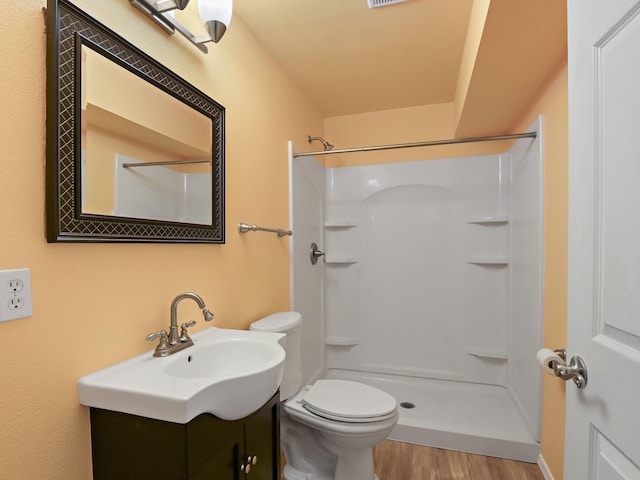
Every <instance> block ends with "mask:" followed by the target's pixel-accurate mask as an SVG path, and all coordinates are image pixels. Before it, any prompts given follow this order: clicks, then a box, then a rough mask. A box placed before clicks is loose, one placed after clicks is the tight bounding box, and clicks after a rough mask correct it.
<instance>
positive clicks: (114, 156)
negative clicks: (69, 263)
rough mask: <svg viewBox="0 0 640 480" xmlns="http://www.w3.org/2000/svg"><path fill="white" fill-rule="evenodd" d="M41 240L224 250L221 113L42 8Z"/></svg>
mask: <svg viewBox="0 0 640 480" xmlns="http://www.w3.org/2000/svg"><path fill="white" fill-rule="evenodd" d="M47 37H48V52H47V75H48V79H47V89H48V90H47V240H48V241H49V242H58V241H93V242H96V241H99V242H104V241H113V242H117V241H129V242H181V243H224V114H225V111H224V107H222V106H221V105H219V104H218V103H216V102H215V101H214V100H212V99H211V98H209V97H208V96H206V95H205V94H204V93H202V92H200V91H199V90H197V89H196V88H195V87H193V86H192V85H190V84H189V83H187V82H186V81H184V80H183V79H181V78H180V77H178V76H177V75H175V74H174V73H173V72H171V71H169V70H168V69H166V68H165V67H164V66H162V65H161V64H159V63H158V62H156V61H155V60H154V59H152V58H151V57H149V56H147V55H146V54H145V53H143V52H142V51H140V50H139V49H137V48H136V47H134V46H133V45H131V44H129V43H128V42H126V41H125V40H124V39H122V38H121V37H119V36H118V35H117V34H115V33H114V32H112V31H111V30H109V29H107V28H106V27H105V26H104V25H102V24H100V23H99V22H97V21H96V20H94V19H93V18H91V17H89V16H88V15H87V14H86V13H84V12H82V11H81V10H79V9H78V8H77V7H75V6H74V5H73V4H71V3H69V2H67V1H66V0H49V5H48V25H47Z"/></svg>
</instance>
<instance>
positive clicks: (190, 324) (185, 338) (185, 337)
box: [180, 320, 196, 342]
mask: <svg viewBox="0 0 640 480" xmlns="http://www.w3.org/2000/svg"><path fill="white" fill-rule="evenodd" d="M195 324H196V321H195V320H190V321H188V322H184V323H183V324H182V325H181V326H180V341H181V342H188V341H189V340H191V337H189V334H188V333H187V328H191V327H193V326H194V325H195Z"/></svg>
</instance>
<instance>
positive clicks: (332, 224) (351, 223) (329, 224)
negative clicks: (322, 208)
mask: <svg viewBox="0 0 640 480" xmlns="http://www.w3.org/2000/svg"><path fill="white" fill-rule="evenodd" d="M357 226H358V222H356V221H355V220H327V221H326V222H324V228H352V227H357Z"/></svg>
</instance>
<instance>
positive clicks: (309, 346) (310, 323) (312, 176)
mask: <svg viewBox="0 0 640 480" xmlns="http://www.w3.org/2000/svg"><path fill="white" fill-rule="evenodd" d="M289 150H290V153H289V179H290V185H289V192H290V193H289V194H290V199H289V203H290V210H289V211H290V216H291V218H290V220H289V224H290V225H291V227H292V228H293V230H294V235H293V237H291V240H290V255H291V258H290V266H291V272H290V273H291V308H292V310H294V311H297V312H300V313H301V314H302V318H303V322H302V331H301V348H302V352H303V355H302V379H303V381H304V382H309V381H311V380H313V379H315V378H317V377H318V376H319V375H320V373H321V372H322V370H323V367H324V365H323V363H324V341H323V340H324V336H325V333H324V331H325V329H324V325H323V322H322V316H323V313H324V308H323V297H324V295H323V291H324V287H323V277H324V264H323V263H322V262H318V263H317V264H316V265H311V262H310V261H309V246H310V245H311V242H316V243H317V244H318V245H320V246H321V247H322V222H323V217H324V191H325V185H324V182H325V172H324V167H323V166H322V165H321V164H320V163H318V162H317V161H316V160H315V158H313V157H298V158H293V157H292V155H291V145H290V148H289Z"/></svg>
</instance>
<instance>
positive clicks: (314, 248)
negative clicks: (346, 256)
mask: <svg viewBox="0 0 640 480" xmlns="http://www.w3.org/2000/svg"><path fill="white" fill-rule="evenodd" d="M320 257H322V261H323V262H326V261H327V260H326V258H327V257H325V255H324V252H321V251H320V250H319V249H318V245H317V244H316V242H313V243H312V244H311V247H310V250H309V260H311V265H315V264H316V263H318V258H320Z"/></svg>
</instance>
